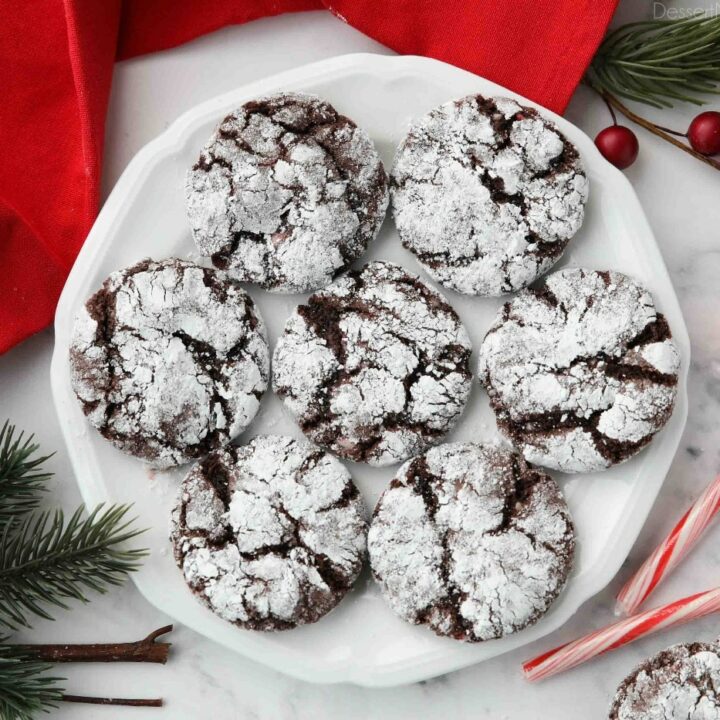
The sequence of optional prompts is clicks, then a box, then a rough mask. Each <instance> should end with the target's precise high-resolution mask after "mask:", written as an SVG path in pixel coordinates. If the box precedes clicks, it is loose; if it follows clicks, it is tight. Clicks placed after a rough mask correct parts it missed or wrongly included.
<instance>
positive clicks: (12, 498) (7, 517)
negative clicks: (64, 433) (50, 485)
mask: <svg viewBox="0 0 720 720" xmlns="http://www.w3.org/2000/svg"><path fill="white" fill-rule="evenodd" d="M33 437H34V436H33V435H30V436H29V437H27V438H26V437H25V434H24V433H22V432H21V433H20V434H19V435H17V437H16V436H15V427H14V426H13V425H10V423H9V422H8V421H7V420H6V421H5V423H4V424H3V426H2V428H1V429H0V532H3V531H4V530H5V528H6V527H7V526H8V525H11V524H14V523H16V522H17V521H18V518H19V517H20V516H21V515H24V514H25V513H27V512H30V511H31V510H34V509H35V508H37V506H38V504H39V503H40V494H41V493H42V492H44V491H46V490H47V488H46V485H45V483H46V482H47V481H48V480H49V479H50V478H51V477H52V473H49V472H44V471H43V470H42V469H41V465H42V464H43V463H44V462H45V461H46V460H48V459H49V458H50V457H52V455H38V449H39V445H38V444H37V443H34V442H33Z"/></svg>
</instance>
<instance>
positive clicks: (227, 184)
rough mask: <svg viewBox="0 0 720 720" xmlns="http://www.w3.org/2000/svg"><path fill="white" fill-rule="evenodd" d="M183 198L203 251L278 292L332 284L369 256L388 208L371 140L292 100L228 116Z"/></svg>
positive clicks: (323, 105)
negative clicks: (338, 276)
mask: <svg viewBox="0 0 720 720" xmlns="http://www.w3.org/2000/svg"><path fill="white" fill-rule="evenodd" d="M186 197H187V213H188V218H189V220H190V224H191V226H192V232H193V236H194V238H195V243H196V244H197V246H198V248H199V250H200V252H201V253H202V254H203V255H209V256H211V257H212V261H213V264H214V265H215V266H216V267H218V268H220V269H222V270H227V271H228V272H229V273H230V274H231V275H232V276H233V277H235V278H237V279H238V280H243V281H248V282H253V283H257V284H258V285H260V286H261V287H263V288H265V289H266V290H275V291H278V292H305V291H307V290H315V289H317V288H321V287H324V286H325V285H327V284H328V283H329V282H331V281H332V279H333V278H334V277H335V276H336V275H337V274H338V273H340V272H341V271H342V270H344V269H346V268H347V267H348V266H349V265H350V264H351V263H352V262H353V261H354V260H356V259H357V258H358V257H360V255H362V254H363V253H364V252H365V250H366V249H367V246H368V244H369V243H370V242H371V241H372V240H373V239H374V238H375V236H376V235H377V232H378V230H379V229H380V225H381V224H382V221H383V218H384V217H385V211H386V209H387V204H388V190H387V178H386V175H385V170H384V169H383V165H382V162H381V161H380V157H379V156H378V154H377V151H376V150H375V146H374V145H373V142H372V140H371V139H370V137H369V136H368V134H367V133H366V132H365V131H364V130H362V129H361V128H359V127H357V125H355V123H354V122H353V121H352V120H350V119H348V118H346V117H345V116H344V115H340V114H339V113H338V112H337V110H335V108H333V106H332V105H330V104H329V103H327V102H325V101H323V100H321V99H319V98H317V97H314V96H311V95H301V94H298V93H282V94H278V95H271V96H269V97H265V98H261V99H258V100H252V101H251V102H247V103H245V104H244V105H243V106H242V107H240V108H239V109H238V110H236V111H235V112H233V113H231V114H230V115H228V116H227V117H226V118H225V119H224V120H223V121H222V122H221V123H220V125H219V127H218V128H217V130H216V131H215V133H214V134H213V136H212V137H211V138H210V140H209V141H208V143H207V144H206V145H205V147H204V148H203V151H202V153H201V154H200V158H199V160H198V161H197V163H196V164H195V166H194V167H193V168H192V170H190V171H189V172H188V176H187V185H186Z"/></svg>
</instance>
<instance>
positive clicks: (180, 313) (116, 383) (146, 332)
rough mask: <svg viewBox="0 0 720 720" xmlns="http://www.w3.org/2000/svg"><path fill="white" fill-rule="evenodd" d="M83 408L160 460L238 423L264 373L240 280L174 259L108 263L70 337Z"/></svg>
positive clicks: (235, 429) (261, 342)
mask: <svg viewBox="0 0 720 720" xmlns="http://www.w3.org/2000/svg"><path fill="white" fill-rule="evenodd" d="M70 367H71V380H72V386H73V389H74V390H75V394H76V395H77V397H78V399H79V400H80V404H81V406H82V409H83V412H84V413H85V415H86V416H87V418H88V420H89V421H90V422H91V423H92V425H94V426H95V427H96V428H97V429H98V430H99V431H100V433H101V434H102V435H103V436H104V437H105V438H107V439H108V440H110V442H112V443H113V445H115V446H116V447H118V448H119V449H120V450H122V451H123V452H126V453H128V454H130V455H134V456H135V457H138V458H140V459H142V460H145V461H146V462H148V463H149V464H151V465H152V466H154V467H157V468H165V467H170V466H172V465H179V464H181V463H184V462H188V461H190V460H193V459H197V458H199V457H202V456H203V455H205V454H206V453H208V452H210V451H211V450H214V449H215V448H217V447H220V446H221V445H223V444H225V443H226V442H228V440H230V439H231V438H233V437H234V436H236V435H238V434H239V433H240V432H242V431H243V430H244V429H245V428H246V427H247V426H248V425H249V423H250V421H251V420H252V419H253V417H254V416H255V413H256V412H257V410H258V407H259V405H260V398H261V397H262V394H263V392H264V391H265V389H266V388H267V384H268V379H269V373H270V369H269V351H268V345H267V340H266V338H265V329H264V326H263V321H262V318H261V317H260V314H259V313H258V311H257V309H256V308H255V305H254V303H253V301H252V300H251V299H250V297H249V296H248V295H247V293H245V291H244V290H243V289H242V288H241V287H240V285H239V284H238V283H236V282H235V281H232V280H228V279H227V278H226V277H224V276H223V275H221V274H219V273H217V272H216V271H214V270H209V269H207V268H202V267H199V266H197V265H194V264H193V263H189V262H184V261H182V260H177V259H169V260H163V261H162V262H154V261H152V260H143V261H142V262H140V263H138V264H137V265H133V266H132V267H130V268H126V269H125V270H120V271H118V272H114V273H113V274H112V275H110V277H108V279H107V280H106V281H105V282H104V283H103V286H102V287H101V288H100V290H98V291H97V292H96V293H95V294H94V295H93V296H92V297H91V298H90V299H89V300H88V301H87V303H86V304H85V306H84V307H83V308H82V309H81V310H80V312H79V313H78V315H77V317H76V319H75V327H74V330H73V337H72V343H71V347H70Z"/></svg>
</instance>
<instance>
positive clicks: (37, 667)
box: [0, 645, 64, 720]
mask: <svg viewBox="0 0 720 720" xmlns="http://www.w3.org/2000/svg"><path fill="white" fill-rule="evenodd" d="M51 668H52V666H51V665H50V664H48V663H44V662H38V661H37V660H31V659H27V658H23V657H22V656H21V655H19V654H18V652H17V651H16V650H15V649H14V648H12V647H10V646H7V645H0V718H2V719H3V720H10V719H12V720H32V719H33V718H34V717H36V715H37V713H38V712H40V711H43V710H44V711H45V712H47V711H48V710H50V709H51V708H54V707H57V703H58V702H59V701H60V700H61V699H62V694H63V690H62V688H61V687H60V686H59V685H58V683H59V682H62V681H63V679H64V678H59V677H54V676H52V675H48V674H47V672H48V671H49V670H50V669H51Z"/></svg>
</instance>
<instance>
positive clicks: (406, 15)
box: [0, 0, 617, 352]
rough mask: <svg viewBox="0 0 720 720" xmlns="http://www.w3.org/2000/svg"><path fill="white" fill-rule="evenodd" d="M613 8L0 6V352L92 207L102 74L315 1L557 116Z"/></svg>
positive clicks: (385, 0)
mask: <svg viewBox="0 0 720 720" xmlns="http://www.w3.org/2000/svg"><path fill="white" fill-rule="evenodd" d="M616 3H617V0H494V1H491V0H475V1H474V2H468V0H322V2H321V0H213V2H207V0H25V2H16V0H0V17H2V24H0V73H1V74H2V75H0V80H1V82H0V86H2V88H3V91H4V92H3V102H2V103H0V157H1V158H2V160H1V161H0V273H2V274H1V275H0V278H1V280H0V352H4V351H6V350H7V349H9V348H10V347H12V346H13V345H15V344H16V343H18V342H20V341H21V340H23V339H24V338H26V337H27V336H29V335H31V334H32V333H34V332H36V331H38V330H40V329H42V328H43V327H45V326H46V325H48V324H49V323H50V322H51V320H52V316H53V312H54V308H55V304H56V303H57V298H58V296H59V294H60V290H61V289H62V285H63V282H64V280H65V277H66V276H67V273H68V272H69V270H70V268H71V266H72V263H73V261H74V259H75V257H76V255H77V253H78V251H79V250H80V247H81V245H82V243H83V241H84V239H85V237H86V235H87V233H88V230H89V229H90V226H91V225H92V222H93V220H94V218H95V215H96V213H97V208H98V200H99V198H98V194H99V186H100V171H101V158H102V147H103V132H104V125H105V111H106V107H107V100H108V94H109V91H110V81H111V78H112V65H113V61H114V59H115V58H118V59H124V58H128V57H132V56H135V55H140V54H143V53H147V52H153V51H156V50H162V49H165V48H169V47H173V46H175V45H178V44H180V43H183V42H186V41H188V40H190V39H192V38H194V37H197V36H198V35H201V34H203V33H207V32H211V31H213V30H216V29H218V28H220V27H223V26H224V25H228V24H234V23H244V22H248V21H250V20H254V19H257V18H260V17H265V16H269V15H278V14H280V13H284V12H295V11H300V10H310V9H317V8H320V7H322V6H323V5H325V6H326V7H329V9H330V10H331V11H332V12H334V13H335V14H336V15H337V16H338V17H341V18H342V19H344V20H346V21H347V22H348V23H350V24H351V25H353V26H355V27H356V28H358V29H359V30H361V31H362V32H364V33H366V34H367V35H370V36H371V37H373V38H375V39H376V40H378V41H379V42H381V43H383V44H385V45H387V46H389V47H390V48H392V49H394V50H397V51H398V52H401V53H413V54H419V55H428V56H431V57H435V58H438V59H441V60H444V61H446V62H449V63H452V64H454V65H457V66H460V67H464V68H467V69H468V70H471V71H473V72H475V73H478V74H480V75H483V76H485V77H487V78H489V79H491V80H494V81H495V82H498V83H500V84H502V85H505V86H507V87H509V88H512V89H513V90H516V91H517V92H519V93H521V94H523V95H526V96H527V97H529V98H532V99H533V100H535V101H537V102H539V103H541V104H543V105H545V106H547V107H549V108H551V109H553V110H556V111H559V112H561V111H562V110H563V109H564V108H565V105H566V104H567V102H568V100H569V98H570V95H571V94H572V92H573V90H574V89H575V87H576V85H577V83H578V82H579V80H580V78H581V77H582V74H583V72H584V71H585V68H586V67H587V64H588V63H589V61H590V59H591V57H592V55H593V53H594V52H595V49H596V47H597V45H598V44H599V42H600V40H601V38H602V36H603V33H604V32H605V28H606V27H607V24H608V22H609V20H610V17H611V16H612V13H613V11H614V9H615V5H616Z"/></svg>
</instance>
